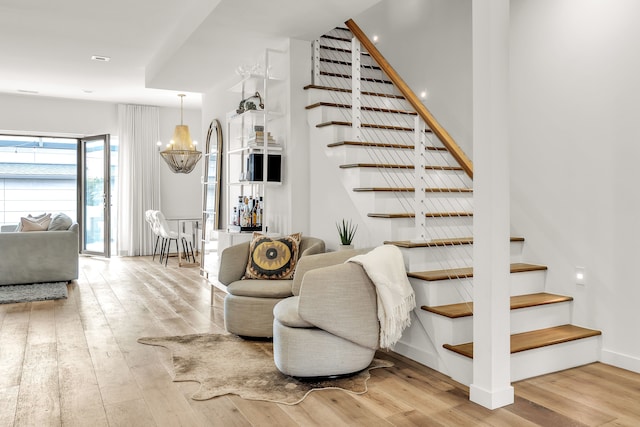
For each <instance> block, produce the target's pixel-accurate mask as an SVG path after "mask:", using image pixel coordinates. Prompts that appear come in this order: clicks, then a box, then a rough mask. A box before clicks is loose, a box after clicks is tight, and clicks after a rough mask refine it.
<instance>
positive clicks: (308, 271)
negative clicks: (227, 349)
mask: <svg viewBox="0 0 640 427" xmlns="http://www.w3.org/2000/svg"><path fill="white" fill-rule="evenodd" d="M364 252H367V251H362V250H360V251H340V252H331V253H327V254H322V255H314V256H309V257H306V258H304V259H303V260H302V259H301V260H300V263H299V264H298V269H297V270H296V277H295V278H294V287H293V293H294V295H295V296H293V297H291V298H287V299H285V300H283V301H281V302H279V303H278V304H277V305H276V306H275V308H274V316H275V320H274V324H273V356H274V361H275V364H276V367H277V368H278V369H279V370H280V371H281V372H282V373H284V374H287V375H291V376H295V377H318V376H334V375H345V374H351V373H355V372H358V371H361V370H362V369H365V368H366V367H367V366H369V364H370V363H371V361H372V360H373V357H374V354H375V351H376V349H377V348H378V344H379V335H380V324H379V321H378V316H377V303H376V299H377V296H376V290H375V287H374V285H373V283H372V282H371V281H370V280H369V277H368V276H367V274H366V272H365V271H364V269H363V268H362V267H361V266H360V265H358V264H355V263H346V264H345V263H344V262H345V261H346V260H347V259H349V258H351V257H352V256H355V255H359V254H361V253H364Z"/></svg>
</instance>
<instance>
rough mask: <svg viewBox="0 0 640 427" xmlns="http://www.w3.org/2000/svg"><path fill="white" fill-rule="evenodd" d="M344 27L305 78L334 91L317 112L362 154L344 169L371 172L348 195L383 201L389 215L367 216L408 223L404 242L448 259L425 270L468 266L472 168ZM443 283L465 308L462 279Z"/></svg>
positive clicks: (317, 52)
mask: <svg viewBox="0 0 640 427" xmlns="http://www.w3.org/2000/svg"><path fill="white" fill-rule="evenodd" d="M347 26H348V27H349V29H350V30H351V31H353V30H352V28H353V29H355V30H356V31H353V35H352V34H351V33H350V32H349V31H347V30H346V29H345V30H341V29H335V30H333V31H332V32H330V33H328V35H327V36H325V37H323V38H322V39H320V40H318V41H316V42H315V44H314V49H313V51H314V61H313V62H314V65H315V66H314V73H313V76H314V84H316V85H319V86H326V87H331V88H337V90H332V91H329V93H330V95H329V97H330V99H329V100H328V101H327V102H325V103H324V104H325V106H326V107H328V108H327V109H328V110H330V111H331V112H330V113H328V114H327V116H325V117H323V120H325V121H326V122H327V123H332V124H334V125H338V126H344V127H345V132H344V135H345V136H346V137H348V138H345V139H351V141H349V140H346V141H342V143H343V144H351V145H360V146H361V147H362V148H361V151H364V152H365V153H366V156H367V159H366V162H362V161H360V160H359V161H358V162H356V163H355V164H352V165H345V167H346V166H352V167H356V166H360V167H362V168H364V167H371V168H375V169H376V170H377V171H378V172H379V173H378V179H377V180H375V181H372V182H371V186H369V187H366V188H359V189H355V190H356V191H371V192H378V193H384V194H385V195H386V193H388V194H389V197H388V198H389V200H392V201H390V202H389V203H388V205H390V206H393V209H394V210H393V211H388V212H372V213H369V216H380V217H386V218H407V217H411V216H413V217H414V218H415V226H416V230H417V232H418V235H413V236H412V237H411V238H410V239H408V240H411V241H412V242H413V243H416V244H420V243H424V244H425V245H430V246H437V247H441V248H444V249H445V250H446V251H448V252H447V254H443V253H437V254H436V255H435V256H434V257H433V261H431V262H427V263H425V264H426V267H425V270H454V269H459V268H460V267H466V266H468V265H469V263H470V262H471V260H472V246H471V245H470V244H460V242H461V241H460V239H462V238H467V237H470V236H471V235H472V226H471V225H470V221H469V220H468V218H469V217H470V216H471V215H472V213H471V212H472V206H471V198H470V191H471V190H470V187H471V177H472V176H473V168H472V164H471V162H470V161H469V160H468V158H467V157H466V155H464V153H463V152H462V150H460V148H459V147H458V146H457V144H455V142H454V141H453V139H452V138H451V137H450V136H449V134H448V133H447V132H446V131H445V130H444V129H443V128H442V127H441V126H440V125H439V124H438V123H437V121H435V119H434V118H433V116H432V115H431V113H429V112H428V110H427V109H426V107H424V105H423V104H422V103H421V102H420V101H419V100H418V98H417V96H416V95H415V94H414V93H413V92H412V91H411V90H410V89H409V88H408V87H406V84H405V83H404V82H403V81H402V79H400V77H399V76H398V75H397V73H396V72H395V71H393V69H392V68H390V67H386V66H385V67H383V66H381V65H379V63H380V62H379V61H382V63H383V64H388V63H387V62H386V60H384V57H382V55H381V54H380V53H379V52H378V51H377V49H376V48H375V46H373V43H371V42H370V41H369V40H368V39H367V38H366V35H364V33H363V32H362V31H361V30H360V29H359V28H358V27H357V25H355V23H354V22H353V21H348V22H347ZM358 34H360V36H359V37H358ZM354 35H355V36H356V38H355V39H353V36H354ZM363 40H364V42H363ZM372 47H373V49H374V50H375V52H376V53H375V54H373V53H372V52H371V51H370V50H371V48H372ZM383 68H384V69H383ZM388 69H390V70H391V73H392V74H394V75H395V76H391V75H389V74H390V73H389V71H388ZM398 82H399V83H400V84H398ZM401 86H405V87H404V90H403V89H402V88H401ZM398 92H400V93H398ZM412 101H413V102H412ZM414 104H418V105H417V106H416V105H414ZM421 110H422V111H421ZM425 112H426V113H425ZM425 117H426V118H425ZM443 139H444V140H443ZM434 172H435V173H434ZM467 193H468V195H467ZM460 196H463V197H460ZM464 196H466V197H464ZM382 197H384V196H382ZM387 209H389V208H387ZM440 218H447V219H446V220H444V221H440V222H439V223H438V225H437V226H433V224H432V221H434V220H435V221H438V220H439V219H440ZM391 220H392V221H393V220H394V219H391ZM429 223H431V225H429ZM449 276H450V278H457V279H460V281H461V282H462V283H461V286H460V287H458V291H459V293H460V297H462V299H463V300H465V301H470V300H471V293H472V291H471V287H470V281H469V279H468V278H465V277H463V276H461V275H459V274H457V273H455V272H452V273H451V274H450V275H449Z"/></svg>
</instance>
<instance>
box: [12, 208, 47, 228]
mask: <svg viewBox="0 0 640 427" xmlns="http://www.w3.org/2000/svg"><path fill="white" fill-rule="evenodd" d="M45 216H47V213H46V212H45V213H41V214H40V215H31V214H28V215H27V218H28V219H31V220H33V219H42V218H44V217H45ZM16 231H22V221H20V222H19V223H18V226H17V227H16Z"/></svg>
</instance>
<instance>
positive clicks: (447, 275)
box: [407, 239, 547, 282]
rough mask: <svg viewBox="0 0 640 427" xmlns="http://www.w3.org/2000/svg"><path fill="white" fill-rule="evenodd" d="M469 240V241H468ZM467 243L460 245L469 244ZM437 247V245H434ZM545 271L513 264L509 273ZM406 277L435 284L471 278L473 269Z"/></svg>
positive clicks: (416, 274)
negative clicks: (436, 282)
mask: <svg viewBox="0 0 640 427" xmlns="http://www.w3.org/2000/svg"><path fill="white" fill-rule="evenodd" d="M469 240H471V239H469ZM471 243H473V242H471V241H469V242H467V243H458V244H460V245H462V244H471ZM436 246H437V245H436ZM440 246H448V245H440ZM546 269H547V266H546V265H536V264H526V263H521V262H518V263H514V264H511V273H525V272H528V271H544V270H546ZM407 276H409V277H412V278H414V279H420V280H426V281H428V282H435V281H437V280H450V279H466V278H470V277H473V267H462V268H451V269H447V270H432V271H412V272H410V273H407Z"/></svg>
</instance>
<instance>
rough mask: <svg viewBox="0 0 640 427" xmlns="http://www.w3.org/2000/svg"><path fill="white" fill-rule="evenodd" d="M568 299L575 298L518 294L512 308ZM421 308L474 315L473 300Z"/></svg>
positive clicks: (451, 315) (453, 316)
mask: <svg viewBox="0 0 640 427" xmlns="http://www.w3.org/2000/svg"><path fill="white" fill-rule="evenodd" d="M568 301H573V298H572V297H567V296H564V295H555V294H548V293H546V292H540V293H536V294H527V295H517V296H513V297H511V310H517V309H520V308H528V307H538V306H541V305H547V304H558V303H561V302H568ZM420 308H421V309H422V310H425V311H428V312H430V313H435V314H439V315H440V316H445V317H448V318H450V319H457V318H460V317H469V316H473V302H463V303H459V304H447V305H439V306H436V307H429V306H426V305H423V306H422V307H420Z"/></svg>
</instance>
